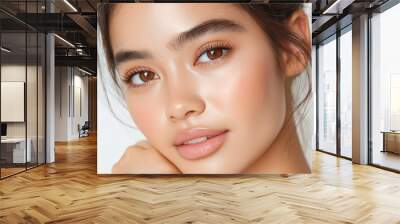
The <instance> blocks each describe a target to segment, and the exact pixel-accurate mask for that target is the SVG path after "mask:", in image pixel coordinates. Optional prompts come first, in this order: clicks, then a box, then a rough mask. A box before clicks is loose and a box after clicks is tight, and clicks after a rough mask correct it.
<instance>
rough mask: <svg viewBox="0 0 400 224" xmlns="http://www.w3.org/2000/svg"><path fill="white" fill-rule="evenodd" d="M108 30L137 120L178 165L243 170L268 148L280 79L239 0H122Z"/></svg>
mask: <svg viewBox="0 0 400 224" xmlns="http://www.w3.org/2000/svg"><path fill="white" fill-rule="evenodd" d="M109 32H110V42H111V46H112V49H113V55H114V58H115V61H116V66H117V71H118V73H119V76H120V78H121V79H122V80H123V82H124V84H123V92H124V96H125V100H126V102H127V105H128V110H129V112H130V114H131V116H132V118H133V120H134V122H135V124H136V125H137V126H138V128H139V129H140V130H141V131H142V132H143V134H144V135H145V136H146V137H147V140H148V141H149V143H150V144H151V145H153V146H154V147H155V148H156V149H157V150H158V151H159V152H160V153H161V154H162V155H163V156H164V157H165V158H166V159H168V160H169V161H170V162H172V163H173V164H175V166H176V167H177V168H178V169H180V170H181V171H182V172H183V173H240V172H241V171H243V170H244V169H245V168H246V167H248V166H249V165H251V164H252V163H254V162H255V161H256V160H257V159H258V158H259V157H260V156H261V155H262V154H263V153H265V152H266V150H268V148H269V146H270V145H271V144H272V142H273V141H274V139H275V138H276V136H277V135H278V133H279V131H280V130H281V128H282V126H283V123H284V119H285V114H286V103H285V91H284V81H283V78H282V75H281V74H279V72H278V69H277V62H276V56H275V55H274V53H273V49H272V46H271V43H270V42H269V40H268V39H267V38H266V36H265V33H264V32H263V31H262V30H261V28H260V27H259V26H258V25H257V24H256V22H255V21H254V20H253V19H252V17H251V16H250V15H249V14H247V13H246V12H245V11H244V10H243V9H241V8H240V7H239V5H234V4H118V5H116V6H115V7H114V8H113V11H112V13H111V15H110V23H109ZM149 166H151V164H149Z"/></svg>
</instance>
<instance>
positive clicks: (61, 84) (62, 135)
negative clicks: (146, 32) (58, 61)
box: [55, 67, 88, 141]
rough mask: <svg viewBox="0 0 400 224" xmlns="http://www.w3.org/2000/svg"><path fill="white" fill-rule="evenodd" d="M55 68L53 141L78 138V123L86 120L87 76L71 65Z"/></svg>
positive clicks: (81, 123)
mask: <svg viewBox="0 0 400 224" xmlns="http://www.w3.org/2000/svg"><path fill="white" fill-rule="evenodd" d="M55 70H56V72H55V73H56V77H55V86H56V88H55V141H70V140H73V139H77V138H79V133H78V124H80V125H81V126H82V125H83V124H84V122H85V121H87V120H88V78H87V77H86V76H84V74H83V73H82V72H81V71H79V70H78V69H76V68H73V67H56V69H55ZM79 95H80V97H79ZM79 101H80V102H79ZM80 106H81V108H79V107H80ZM80 109H81V110H82V111H81V113H80Z"/></svg>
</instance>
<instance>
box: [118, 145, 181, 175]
mask: <svg viewBox="0 0 400 224" xmlns="http://www.w3.org/2000/svg"><path fill="white" fill-rule="evenodd" d="M112 173H113V174H177V173H181V172H180V171H179V170H178V168H176V167H175V165H174V164H172V163H171V162H170V161H168V160H167V159H166V158H165V157H163V156H162V155H161V154H160V153H159V152H158V151H157V150H156V149H155V148H154V147H153V146H151V145H150V144H149V143H148V142H147V141H141V142H138V143H137V144H135V145H133V146H130V147H129V148H128V149H127V150H126V151H125V153H124V155H123V156H122V157H121V159H120V160H119V161H118V162H117V163H116V164H114V166H113V168H112Z"/></svg>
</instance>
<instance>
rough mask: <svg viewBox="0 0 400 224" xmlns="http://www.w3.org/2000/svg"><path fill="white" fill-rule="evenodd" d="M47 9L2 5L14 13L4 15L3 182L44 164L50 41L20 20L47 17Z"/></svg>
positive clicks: (0, 64) (0, 24)
mask: <svg viewBox="0 0 400 224" xmlns="http://www.w3.org/2000/svg"><path fill="white" fill-rule="evenodd" d="M27 3H28V4H27ZM43 5H44V1H29V2H28V1H1V2H0V7H2V8H3V7H5V8H7V9H13V10H15V12H13V13H7V14H6V13H4V12H2V11H0V46H1V57H0V68H1V69H0V72H1V73H0V81H1V85H0V90H1V91H0V92H1V105H0V111H1V115H0V121H1V132H2V133H1V134H2V138H1V144H0V178H1V179H2V178H5V177H7V176H10V175H13V174H16V173H19V172H22V171H24V170H27V169H29V168H32V167H36V166H37V165H39V164H43V163H45V69H44V68H45V59H46V52H45V44H46V39H45V35H44V34H43V33H40V31H38V30H36V29H35V28H34V27H31V26H29V25H27V24H25V23H24V22H21V20H20V19H18V18H23V17H24V16H26V15H27V14H26V13H39V12H40V13H41V12H43ZM39 6H40V7H39ZM34 18H35V17H34ZM5 21H6V22H5Z"/></svg>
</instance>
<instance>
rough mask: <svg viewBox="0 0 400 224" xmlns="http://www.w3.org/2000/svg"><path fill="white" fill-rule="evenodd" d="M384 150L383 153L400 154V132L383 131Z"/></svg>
mask: <svg viewBox="0 0 400 224" xmlns="http://www.w3.org/2000/svg"><path fill="white" fill-rule="evenodd" d="M381 133H382V134H383V150H382V152H393V153H397V154H400V131H382V132H381Z"/></svg>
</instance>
